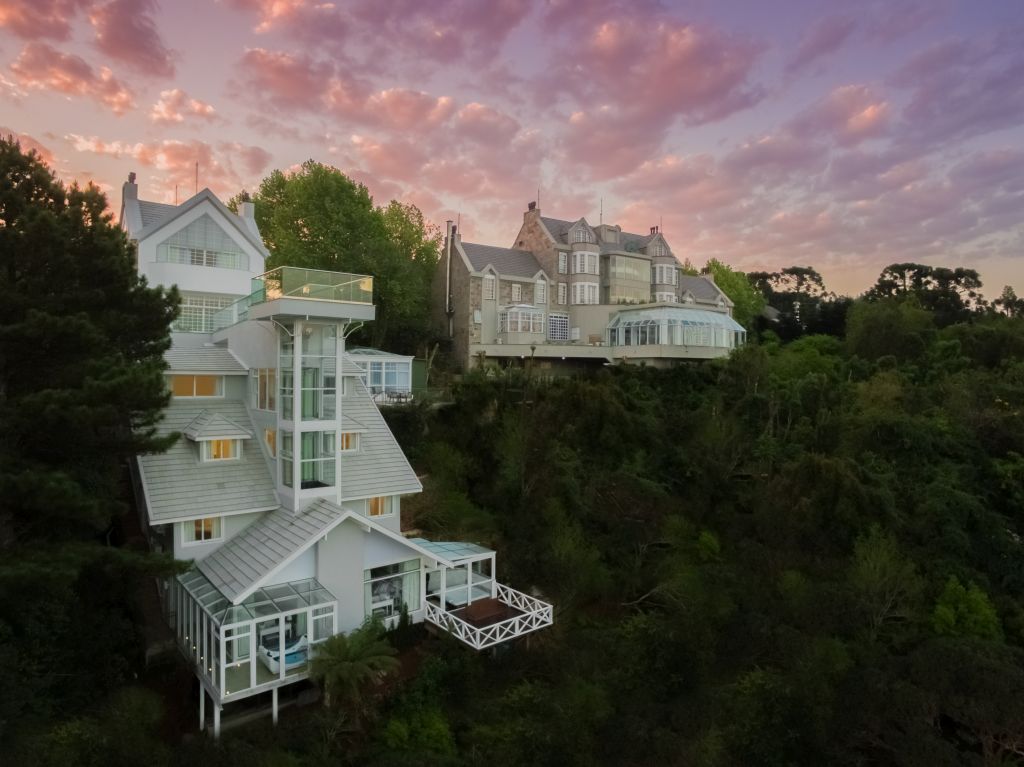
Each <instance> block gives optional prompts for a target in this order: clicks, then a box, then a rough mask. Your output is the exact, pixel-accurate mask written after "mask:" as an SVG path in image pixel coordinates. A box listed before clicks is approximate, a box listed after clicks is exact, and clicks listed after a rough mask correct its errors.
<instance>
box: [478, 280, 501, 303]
mask: <svg viewBox="0 0 1024 767" xmlns="http://www.w3.org/2000/svg"><path fill="white" fill-rule="evenodd" d="M481 295H483V298H484V300H485V301H493V300H494V299H495V298H497V297H498V280H497V279H496V278H495V276H494V275H493V274H485V275H484V285H483V290H482V293H481Z"/></svg>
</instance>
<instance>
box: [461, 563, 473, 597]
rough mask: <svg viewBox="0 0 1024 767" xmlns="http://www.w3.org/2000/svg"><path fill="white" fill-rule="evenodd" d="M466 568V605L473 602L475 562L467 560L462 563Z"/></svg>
mask: <svg viewBox="0 0 1024 767" xmlns="http://www.w3.org/2000/svg"><path fill="white" fill-rule="evenodd" d="M462 566H463V567H465V568H466V607H469V606H470V605H471V604H473V563H472V562H466V563H465V564H463V565H462Z"/></svg>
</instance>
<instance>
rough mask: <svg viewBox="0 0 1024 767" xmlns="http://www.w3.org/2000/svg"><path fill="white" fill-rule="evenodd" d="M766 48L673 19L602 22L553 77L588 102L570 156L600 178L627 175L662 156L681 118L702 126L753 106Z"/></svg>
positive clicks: (569, 133) (578, 116)
mask: <svg viewBox="0 0 1024 767" xmlns="http://www.w3.org/2000/svg"><path fill="white" fill-rule="evenodd" d="M759 52H760V48H759V47H758V46H756V45H754V44H752V43H748V42H745V41H740V40H736V39H734V38H731V37H729V36H726V35H724V34H722V33H719V32H717V31H715V30H713V29H708V28H703V27H697V26H694V25H690V24H681V23H678V22H675V21H672V20H664V21H660V22H657V23H651V22H650V21H641V20H639V19H635V18H623V19H616V20H609V21H605V22H603V23H601V24H600V25H598V26H597V27H596V28H593V29H592V30H591V31H590V32H589V34H588V35H587V37H586V38H584V39H583V40H582V41H581V44H580V45H579V46H578V48H574V50H573V55H571V56H566V57H565V61H566V63H565V64H562V65H561V66H560V67H557V68H556V70H555V71H554V72H553V73H552V75H551V78H550V79H551V82H552V83H553V84H554V85H555V86H556V87H557V88H562V89H563V91H565V90H566V89H567V92H568V93H569V94H570V95H572V96H573V98H574V99H575V100H576V101H577V103H581V104H586V105H587V106H586V108H583V109H578V110H577V111H576V112H574V113H573V115H572V117H571V118H570V120H569V123H568V125H567V128H566V135H565V141H564V147H565V150H566V154H567V156H568V159H569V160H570V161H571V162H574V163H578V164H582V165H584V166H588V167H589V168H590V170H591V172H592V173H593V175H595V176H597V177H604V178H607V177H611V176H617V175H621V174H623V173H627V172H629V171H630V170H632V169H633V168H634V167H635V166H637V165H639V164H640V163H642V162H643V161H644V160H646V159H649V158H650V157H651V156H652V155H655V154H657V153H658V151H657V150H658V149H659V148H660V146H661V143H662V141H663V140H664V138H665V135H666V132H667V131H668V129H669V128H670V127H671V126H672V125H673V124H674V123H675V122H676V121H680V122H682V123H683V124H688V125H699V124H702V123H707V122H713V121H715V120H719V119H722V118H724V117H726V116H728V115H730V114H733V113H734V112H737V111H739V110H742V109H745V108H747V107H749V106H751V105H753V104H754V103H756V102H758V101H759V100H760V99H761V98H762V96H763V93H762V91H761V89H760V88H759V87H757V86H752V85H750V83H749V77H750V74H751V72H752V68H753V64H754V61H755V60H756V58H757V56H758V54H759ZM683 72H685V73H686V74H685V76H680V73H683Z"/></svg>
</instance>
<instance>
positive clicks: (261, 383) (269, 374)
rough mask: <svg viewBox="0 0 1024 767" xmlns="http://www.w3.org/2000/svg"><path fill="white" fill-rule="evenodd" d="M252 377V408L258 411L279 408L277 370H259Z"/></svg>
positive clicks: (253, 372)
mask: <svg viewBox="0 0 1024 767" xmlns="http://www.w3.org/2000/svg"><path fill="white" fill-rule="evenodd" d="M249 375H250V376H252V406H253V407H254V408H255V409H256V410H274V409H275V408H276V407H277V370H275V369H274V368H257V369H255V370H252V371H250V373H249Z"/></svg>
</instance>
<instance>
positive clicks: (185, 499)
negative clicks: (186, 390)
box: [138, 399, 279, 525]
mask: <svg viewBox="0 0 1024 767" xmlns="http://www.w3.org/2000/svg"><path fill="white" fill-rule="evenodd" d="M204 410H210V411H212V412H214V413H216V414H219V415H221V416H223V417H224V418H226V419H228V420H230V421H231V422H232V423H234V424H236V425H237V426H240V427H242V428H243V429H245V430H246V431H249V432H250V433H255V429H254V428H253V426H252V421H250V420H249V416H248V414H247V413H246V410H245V405H244V404H243V403H242V402H239V401H237V400H221V401H218V402H217V403H216V404H211V402H210V400H187V399H185V400H176V401H172V402H171V404H170V405H168V406H167V408H166V410H164V420H163V421H161V422H160V425H159V426H158V427H157V431H158V433H159V434H161V435H166V434H170V433H172V432H182V431H184V430H185V429H186V428H188V426H189V425H190V424H191V423H192V422H193V421H195V419H196V417H197V416H199V415H200V414H201V413H202V412H203V411H204ZM138 462H139V473H140V475H141V478H142V487H143V493H144V494H145V497H146V506H147V508H148V511H149V521H150V524H154V525H161V524H166V523H169V522H178V521H182V520H187V519H197V518H200V517H212V516H217V515H221V514H238V513H241V512H246V511H265V510H269V509H273V508H276V507H277V506H278V505H279V504H278V500H277V495H276V493H275V492H274V483H273V481H272V478H271V476H270V471H269V470H268V469H267V461H266V459H265V458H264V457H263V452H262V450H261V448H260V446H259V444H258V442H257V441H256V440H251V439H250V440H243V441H242V444H241V451H240V454H239V457H238V459H237V460H232V461H210V462H206V463H204V462H201V461H200V460H199V451H198V449H197V446H196V444H195V443H193V442H191V441H189V440H187V439H179V440H178V441H177V442H175V443H174V444H173V445H172V446H171V447H170V448H169V449H168V450H167V452H166V453H160V454H155V455H141V456H139V457H138Z"/></svg>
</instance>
